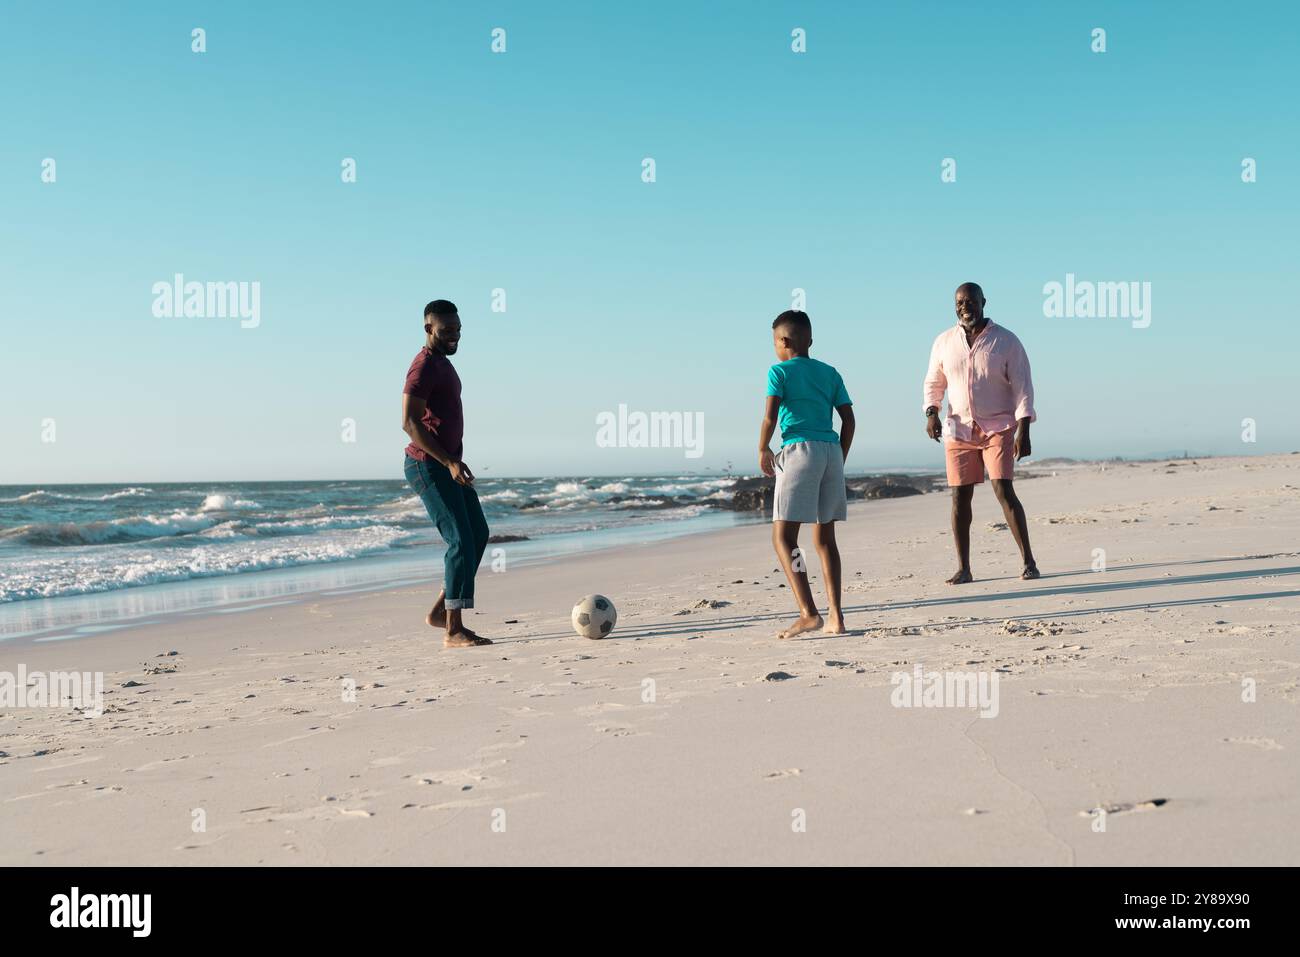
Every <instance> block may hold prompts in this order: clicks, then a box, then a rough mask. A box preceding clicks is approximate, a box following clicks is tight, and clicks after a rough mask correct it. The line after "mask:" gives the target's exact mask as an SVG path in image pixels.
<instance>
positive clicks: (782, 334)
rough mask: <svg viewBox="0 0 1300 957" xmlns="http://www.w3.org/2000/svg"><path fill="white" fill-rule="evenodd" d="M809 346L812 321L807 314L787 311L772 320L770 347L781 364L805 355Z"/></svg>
mask: <svg viewBox="0 0 1300 957" xmlns="http://www.w3.org/2000/svg"><path fill="white" fill-rule="evenodd" d="M811 345H812V320H811V319H809V318H808V313H806V312H801V311H800V310H798V309H787V310H786V311H785V312H783V313H781V315H779V316H777V317H776V318H775V319H773V320H772V347H773V348H774V349H776V357H777V358H778V359H780V360H781V361H782V362H784V361H785V360H786V359H793V358H794V357H795V356H802V355H807V354H808V348H809V346H811Z"/></svg>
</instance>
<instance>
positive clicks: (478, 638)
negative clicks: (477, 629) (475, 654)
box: [442, 628, 492, 648]
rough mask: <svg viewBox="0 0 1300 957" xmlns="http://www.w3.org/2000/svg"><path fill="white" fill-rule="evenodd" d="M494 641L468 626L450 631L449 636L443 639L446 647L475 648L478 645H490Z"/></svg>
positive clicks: (443, 644)
mask: <svg viewBox="0 0 1300 957" xmlns="http://www.w3.org/2000/svg"><path fill="white" fill-rule="evenodd" d="M490 644H492V642H491V641H490V640H489V639H487V638H484V637H483V636H482V635H476V634H474V632H472V631H470V630H469V629H468V628H461V629H460V630H459V631H450V632H448V633H447V637H446V638H444V639H442V646H443V647H444V648H473V647H474V646H476V645H490Z"/></svg>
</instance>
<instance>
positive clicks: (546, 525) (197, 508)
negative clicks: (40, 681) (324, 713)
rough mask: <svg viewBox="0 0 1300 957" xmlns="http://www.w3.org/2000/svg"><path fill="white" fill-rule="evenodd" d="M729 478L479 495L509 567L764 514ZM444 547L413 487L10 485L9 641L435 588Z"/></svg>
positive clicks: (4, 597)
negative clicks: (374, 590)
mask: <svg viewBox="0 0 1300 957" xmlns="http://www.w3.org/2000/svg"><path fill="white" fill-rule="evenodd" d="M734 482H735V480H734V479H733V478H730V477H726V476H719V475H717V474H714V475H680V476H668V477H644V476H641V477H631V476H629V477H626V478H592V477H584V476H574V477H569V478H558V479H557V478H546V479H542V478H515V479H485V478H480V479H479V480H478V481H477V483H476V486H475V487H476V488H477V490H478V493H479V498H480V501H481V502H482V503H483V508H484V512H485V513H486V515H487V519H488V524H489V525H490V526H491V531H492V535H493V536H494V537H498V536H500V537H505V536H510V537H522V538H524V539H525V540H524V541H512V542H509V543H499V547H501V548H503V549H505V550H506V552H507V553H508V555H509V556H510V558H511V559H512V560H513V559H518V560H522V561H530V560H537V559H539V558H543V557H552V556H554V555H557V554H564V553H569V552H574V551H583V550H587V549H589V548H594V547H602V546H604V545H607V544H616V543H618V542H620V541H628V540H633V541H635V540H648V539H653V538H660V537H664V536H666V535H675V534H684V533H687V532H690V531H695V530H701V529H704V528H710V527H718V526H721V525H726V524H734V523H736V522H743V521H754V520H761V516H756V515H749V514H740V515H737V514H736V513H733V512H731V511H730V510H728V509H725V508H724V507H722V506H723V505H724V504H725V503H727V502H729V501H730V499H731V494H732V493H731V491H730V489H731V486H732V485H734ZM442 550H443V545H442V540H441V538H440V537H439V536H438V533H437V530H436V529H435V528H434V527H433V524H432V522H431V521H430V520H429V518H428V516H427V514H426V513H425V511H424V507H423V505H422V504H421V502H420V500H419V499H418V498H417V497H416V496H415V495H413V494H412V493H411V490H410V488H409V487H408V486H407V485H406V484H405V482H403V481H400V480H395V481H346V482H237V483H177V484H152V485H149V486H123V485H76V486H62V485H45V486H40V487H36V486H0V637H14V636H17V635H31V634H38V633H41V632H46V631H52V630H54V629H55V628H56V627H63V628H67V627H82V629H83V633H84V632H85V631H86V630H87V629H90V628H94V627H96V625H97V624H99V625H104V624H107V625H112V624H113V623H114V622H117V621H120V620H124V619H132V618H140V617H142V616H146V615H150V614H155V613H161V612H176V611H185V610H189V609H195V608H211V607H212V606H220V605H224V604H229V603H231V602H239V601H248V600H250V599H257V600H277V599H281V598H284V597H286V596H292V595H293V594H295V593H298V592H302V591H307V590H319V589H324V588H335V589H360V588H366V587H383V586H384V585H387V584H391V583H395V582H400V581H402V580H405V579H410V580H420V578H422V577H424V576H438V575H439V574H440V563H441V556H442Z"/></svg>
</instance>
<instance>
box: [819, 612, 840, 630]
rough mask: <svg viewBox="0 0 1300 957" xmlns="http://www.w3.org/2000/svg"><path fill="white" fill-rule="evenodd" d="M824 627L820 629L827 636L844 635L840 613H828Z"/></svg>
mask: <svg viewBox="0 0 1300 957" xmlns="http://www.w3.org/2000/svg"><path fill="white" fill-rule="evenodd" d="M826 618H827V621H826V627H825V628H823V629H822V631H824V632H825V633H826V634H828V635H842V634H844V615H843V613H842V612H834V611H832V612H828V613H827V615H826Z"/></svg>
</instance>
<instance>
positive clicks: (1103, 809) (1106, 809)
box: [1079, 798, 1169, 817]
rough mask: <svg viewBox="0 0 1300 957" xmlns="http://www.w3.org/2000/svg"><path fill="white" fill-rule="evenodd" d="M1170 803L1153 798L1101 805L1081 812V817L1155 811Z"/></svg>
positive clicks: (1166, 800) (1165, 799) (1166, 799)
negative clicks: (1130, 802) (1129, 802)
mask: <svg viewBox="0 0 1300 957" xmlns="http://www.w3.org/2000/svg"><path fill="white" fill-rule="evenodd" d="M1168 803H1169V798H1151V799H1150V800H1149V801H1137V802H1135V803H1132V804H1100V805H1098V806H1097V807H1094V808H1089V809H1088V810H1086V811H1080V812H1079V817H1097V816H1098V813H1099V812H1100V813H1104V814H1127V813H1128V812H1130V811H1154V810H1155V809H1156V808H1158V807H1164V805H1166V804H1168Z"/></svg>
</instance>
